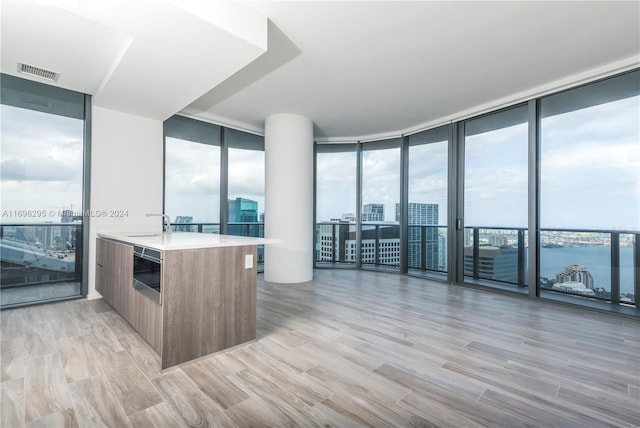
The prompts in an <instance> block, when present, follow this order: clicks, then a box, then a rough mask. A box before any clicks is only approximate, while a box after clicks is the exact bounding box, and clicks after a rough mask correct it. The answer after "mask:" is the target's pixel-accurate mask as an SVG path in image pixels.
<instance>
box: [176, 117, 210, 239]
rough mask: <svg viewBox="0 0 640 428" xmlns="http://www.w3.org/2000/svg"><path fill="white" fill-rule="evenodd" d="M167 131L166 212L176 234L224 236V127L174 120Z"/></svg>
mask: <svg viewBox="0 0 640 428" xmlns="http://www.w3.org/2000/svg"><path fill="white" fill-rule="evenodd" d="M164 129H165V179H164V212H165V214H167V215H169V216H170V217H171V221H172V223H175V225H174V230H178V231H190V232H208V233H219V232H220V127H219V126H217V125H212V124H210V123H205V122H201V121H197V120H193V119H189V118H186V117H182V116H173V117H171V118H170V119H168V120H167V121H165V125H164Z"/></svg>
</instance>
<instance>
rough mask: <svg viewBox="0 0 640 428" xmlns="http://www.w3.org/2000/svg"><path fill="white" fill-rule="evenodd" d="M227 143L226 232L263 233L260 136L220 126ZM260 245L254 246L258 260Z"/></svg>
mask: <svg viewBox="0 0 640 428" xmlns="http://www.w3.org/2000/svg"><path fill="white" fill-rule="evenodd" d="M224 142H225V145H226V146H227V159H228V168H227V171H228V172H227V177H228V178H227V199H228V200H227V211H228V217H227V222H228V224H227V233H228V234H229V235H241V236H253V237H264V137H262V136H259V135H254V134H249V133H247V132H242V131H238V130H235V129H230V128H224ZM263 262H264V246H263V245H259V246H258V263H263Z"/></svg>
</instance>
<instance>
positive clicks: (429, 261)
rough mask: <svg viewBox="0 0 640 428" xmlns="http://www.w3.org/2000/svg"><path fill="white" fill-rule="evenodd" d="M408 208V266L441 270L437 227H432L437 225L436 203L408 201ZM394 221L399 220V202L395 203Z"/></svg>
mask: <svg viewBox="0 0 640 428" xmlns="http://www.w3.org/2000/svg"><path fill="white" fill-rule="evenodd" d="M408 208H409V210H408V213H407V214H408V216H407V220H408V225H409V254H408V256H409V267H410V268H415V269H422V268H425V269H429V270H443V269H442V267H441V266H442V263H441V262H440V261H441V254H440V250H439V248H440V244H439V241H440V238H439V233H438V228H437V227H433V226H437V225H438V204H423V203H416V202H409V206H408ZM396 221H398V222H399V221H400V204H396ZM429 226H432V227H429ZM423 251H424V257H423V254H422V252H423ZM445 258H446V256H445Z"/></svg>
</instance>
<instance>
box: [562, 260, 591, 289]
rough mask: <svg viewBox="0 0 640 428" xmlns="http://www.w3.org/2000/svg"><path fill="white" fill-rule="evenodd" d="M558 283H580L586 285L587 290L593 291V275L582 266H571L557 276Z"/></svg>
mask: <svg viewBox="0 0 640 428" xmlns="http://www.w3.org/2000/svg"><path fill="white" fill-rule="evenodd" d="M556 282H557V283H559V284H562V283H565V282H579V283H582V284H584V286H585V287H586V288H589V289H591V290H593V275H591V272H589V271H588V270H587V268H586V267H584V266H580V265H569V266H567V267H565V268H564V269H563V270H562V272H559V273H557V274H556Z"/></svg>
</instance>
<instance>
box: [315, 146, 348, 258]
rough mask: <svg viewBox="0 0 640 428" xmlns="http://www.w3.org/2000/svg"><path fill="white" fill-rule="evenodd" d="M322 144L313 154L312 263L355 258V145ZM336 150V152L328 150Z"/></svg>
mask: <svg viewBox="0 0 640 428" xmlns="http://www.w3.org/2000/svg"><path fill="white" fill-rule="evenodd" d="M345 147H347V146H346V145H338V144H332V145H324V146H322V149H321V148H320V147H319V148H318V153H317V155H316V262H334V263H335V262H339V263H355V261H356V240H355V239H356V233H355V232H356V229H355V222H356V212H357V211H356V168H357V163H356V162H357V158H356V148H355V145H349V149H350V151H342V150H343V149H345ZM332 150H336V151H332Z"/></svg>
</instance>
